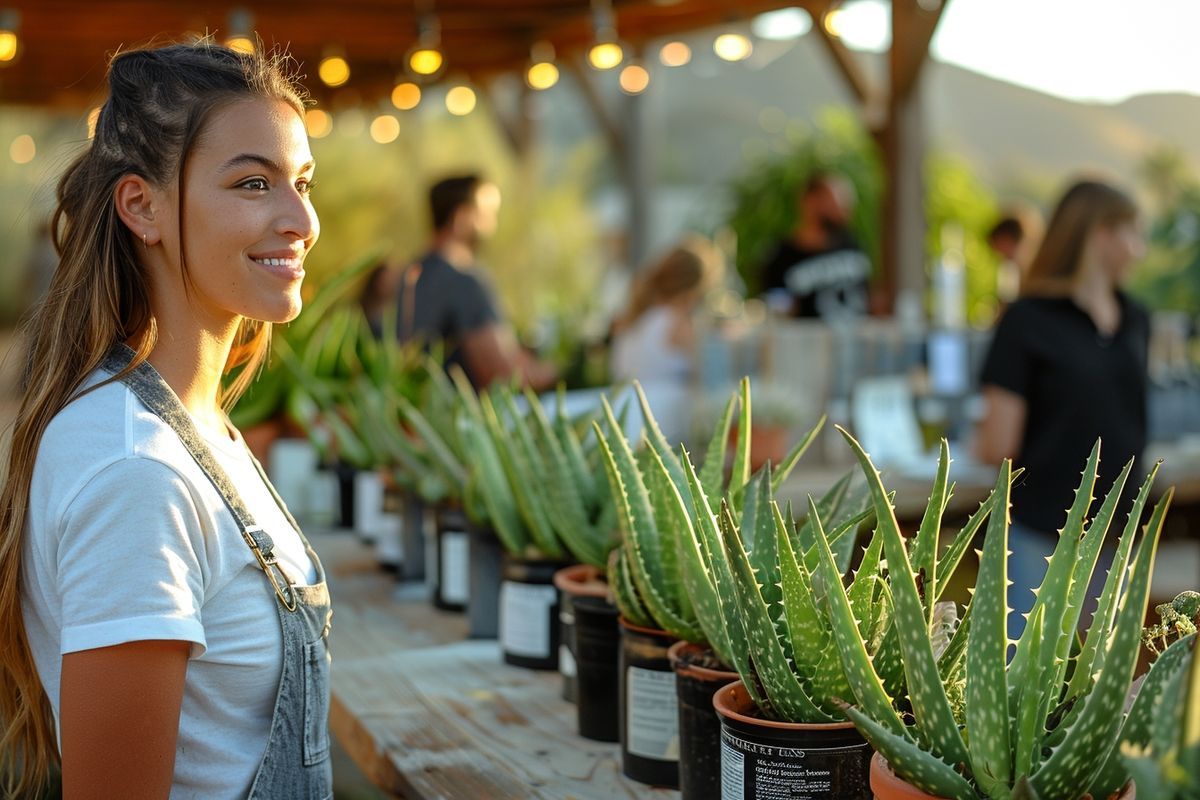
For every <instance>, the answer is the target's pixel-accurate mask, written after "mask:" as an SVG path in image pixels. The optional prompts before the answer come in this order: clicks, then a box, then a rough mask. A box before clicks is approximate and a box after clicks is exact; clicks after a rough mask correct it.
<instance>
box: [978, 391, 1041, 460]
mask: <svg viewBox="0 0 1200 800" xmlns="http://www.w3.org/2000/svg"><path fill="white" fill-rule="evenodd" d="M983 404H984V413H983V419H981V420H980V421H979V426H978V428H976V430H975V457H976V458H978V459H979V460H980V461H982V462H983V463H985V464H999V463H1000V462H1001V461H1003V460H1004V459H1006V458H1015V457H1016V456H1017V453H1018V451H1019V450H1020V449H1021V440H1022V439H1023V438H1024V436H1025V417H1026V414H1027V413H1028V410H1029V407H1028V405H1027V403H1026V402H1025V398H1024V397H1022V396H1021V395H1019V394H1017V393H1016V392H1010V391H1009V390H1008V389H1001V388H1000V387H999V386H984V387H983Z"/></svg>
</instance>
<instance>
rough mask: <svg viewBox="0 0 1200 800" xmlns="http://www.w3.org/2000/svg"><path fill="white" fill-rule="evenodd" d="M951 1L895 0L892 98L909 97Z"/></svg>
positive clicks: (893, 0)
mask: <svg viewBox="0 0 1200 800" xmlns="http://www.w3.org/2000/svg"><path fill="white" fill-rule="evenodd" d="M949 2H950V0H940V2H938V0H924V1H923V2H922V1H921V0H892V50H891V54H890V65H891V92H892V97H901V98H902V97H906V96H907V95H908V93H909V92H911V91H912V90H913V87H914V86H915V85H916V83H917V79H918V78H919V77H920V74H921V67H922V66H924V64H925V61H926V59H927V58H928V57H929V43H930V41H932V40H933V34H934V31H936V30H937V26H938V22H939V21H940V20H941V18H942V12H943V11H945V9H946V6H947V5H948V4H949Z"/></svg>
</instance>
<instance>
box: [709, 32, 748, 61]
mask: <svg viewBox="0 0 1200 800" xmlns="http://www.w3.org/2000/svg"><path fill="white" fill-rule="evenodd" d="M713 52H714V53H716V54H717V57H718V58H721V59H724V60H725V61H745V60H746V59H747V58H749V57H750V54H751V53H753V52H754V45H753V44H752V43H751V42H750V39H749V38H747V37H746V36H743V35H742V34H740V33H723V34H721V35H720V36H718V37H717V38H716V40H714V41H713Z"/></svg>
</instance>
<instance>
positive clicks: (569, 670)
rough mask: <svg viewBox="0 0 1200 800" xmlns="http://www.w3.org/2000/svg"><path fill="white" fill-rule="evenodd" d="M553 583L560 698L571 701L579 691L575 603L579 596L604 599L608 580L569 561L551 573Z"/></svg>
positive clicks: (590, 569)
mask: <svg viewBox="0 0 1200 800" xmlns="http://www.w3.org/2000/svg"><path fill="white" fill-rule="evenodd" d="M554 585H555V586H557V587H558V631H559V633H558V671H559V674H561V675H562V677H563V690H562V697H563V699H564V700H566V701H567V702H568V703H574V702H575V701H576V698H577V697H578V694H579V682H578V680H577V675H578V667H577V666H576V645H575V603H576V601H577V600H578V599H579V598H580V597H593V598H596V599H598V600H602V601H603V600H607V599H608V594H609V589H608V583H607V582H606V581H605V580H604V577H603V575H602V573H601V572H600V570H598V569H596V568H595V567H593V566H590V565H588V564H572V565H571V566H569V567H563V568H562V569H560V570H559V571H558V572H556V573H554ZM614 663H615V661H614Z"/></svg>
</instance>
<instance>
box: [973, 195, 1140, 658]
mask: <svg viewBox="0 0 1200 800" xmlns="http://www.w3.org/2000/svg"><path fill="white" fill-rule="evenodd" d="M1143 251H1144V243H1143V240H1142V232H1141V229H1140V227H1139V222H1138V210H1137V206H1136V205H1135V204H1134V202H1133V200H1131V199H1130V198H1129V196H1128V195H1127V194H1125V193H1124V192H1122V191H1121V190H1120V189H1117V188H1115V187H1113V186H1111V185H1109V184H1107V183H1103V182H1101V181H1095V180H1083V181H1079V182H1077V183H1075V184H1074V185H1072V186H1071V187H1070V188H1069V189H1068V190H1067V191H1066V192H1065V193H1064V194H1063V196H1062V199H1061V200H1059V202H1058V205H1057V207H1056V208H1055V210H1054V214H1053V215H1052V216H1051V218H1050V224H1049V225H1048V226H1047V228H1046V234H1045V238H1044V239H1043V240H1042V244H1041V247H1040V248H1039V249H1038V252H1037V255H1036V256H1034V259H1033V262H1032V263H1031V264H1030V267H1029V272H1028V275H1027V276H1026V278H1025V281H1024V283H1023V285H1022V297H1021V298H1019V299H1018V300H1017V301H1016V302H1015V303H1013V304H1012V305H1011V306H1009V307H1008V308H1007V309H1006V310H1005V312H1004V315H1003V316H1002V317H1001V318H1000V322H999V324H998V326H997V328H996V332H995V337H994V339H993V341H992V345H991V349H990V351H989V352H988V356H987V359H986V362H985V364H984V368H983V374H982V379H981V383H982V384H983V398H984V402H985V415H984V418H983V420H982V422H981V424H980V426H979V430H978V431H977V438H976V452H977V455H979V457H980V458H981V460H983V461H985V462H989V463H999V461H1000V460H1001V459H1004V458H1013V459H1014V463H1016V464H1017V465H1019V466H1022V467H1025V468H1026V469H1027V470H1028V472H1027V476H1028V479H1027V480H1022V481H1019V482H1018V483H1017V484H1016V485H1015V486H1014V487H1013V491H1012V519H1013V526H1012V534H1011V537H1010V541H1011V542H1012V550H1013V556H1012V559H1011V560H1010V570H1009V572H1010V576H1011V577H1012V580H1013V586H1012V587H1011V588H1010V591H1009V605H1010V606H1012V607H1013V608H1014V609H1015V610H1016V611H1018V612H1022V611H1028V610H1029V609H1030V608H1032V606H1033V594H1032V591H1031V590H1032V588H1033V587H1034V586H1037V585H1038V584H1039V583H1040V579H1041V576H1042V574H1043V573H1044V572H1045V569H1046V563H1045V561H1044V560H1043V556H1045V555H1048V554H1049V553H1050V551H1051V550H1052V549H1053V545H1054V542H1055V539H1056V536H1057V531H1059V530H1060V529H1061V528H1062V526H1063V524H1064V523H1065V522H1066V516H1067V512H1066V509H1067V508H1068V506H1069V505H1070V504H1071V500H1072V498H1073V497H1074V490H1075V486H1076V484H1077V483H1078V481H1079V472H1080V470H1081V469H1082V468H1083V466H1084V464H1085V462H1086V461H1087V457H1088V454H1089V453H1090V452H1091V449H1092V446H1093V444H1094V443H1095V441H1096V439H1097V437H1099V438H1101V439H1102V440H1103V450H1102V452H1101V456H1102V458H1101V461H1100V470H1099V476H1098V479H1097V482H1096V492H1097V493H1098V494H1103V493H1107V492H1108V489H1109V487H1110V486H1111V485H1112V483H1113V481H1114V480H1115V479H1116V478H1117V476H1118V475H1119V474H1120V472H1121V468H1122V467H1123V466H1124V465H1125V463H1126V462H1127V461H1128V460H1129V459H1131V458H1137V457H1139V456H1140V455H1141V453H1142V449H1143V447H1145V444H1146V389H1147V379H1146V363H1147V352H1148V347H1149V338H1150V320H1149V315H1148V314H1147V312H1146V310H1145V309H1143V308H1142V307H1141V306H1140V305H1138V304H1137V303H1136V302H1135V301H1134V300H1133V299H1132V298H1130V297H1129V296H1128V295H1127V294H1126V293H1125V292H1124V290H1123V289H1122V287H1123V285H1124V284H1125V282H1126V281H1127V279H1128V277H1129V273H1130V270H1131V267H1132V266H1133V264H1134V263H1136V262H1137V260H1138V259H1139V258H1140V257H1141V255H1142V253H1143ZM1133 474H1135V475H1136V474H1138V471H1137V469H1136V468H1135V469H1134V471H1133ZM1129 491H1131V489H1130V487H1126V492H1127V493H1128V492H1129ZM1104 573H1105V570H1102V569H1101V570H1096V573H1095V574H1097V575H1099V576H1103V575H1104ZM1088 596H1089V597H1091V596H1094V593H1089V595H1088ZM1009 619H1010V634H1013V635H1015V634H1018V633H1019V632H1020V629H1021V628H1022V627H1023V623H1022V622H1021V617H1020V614H1019V613H1017V614H1011V615H1010V617H1009Z"/></svg>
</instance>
